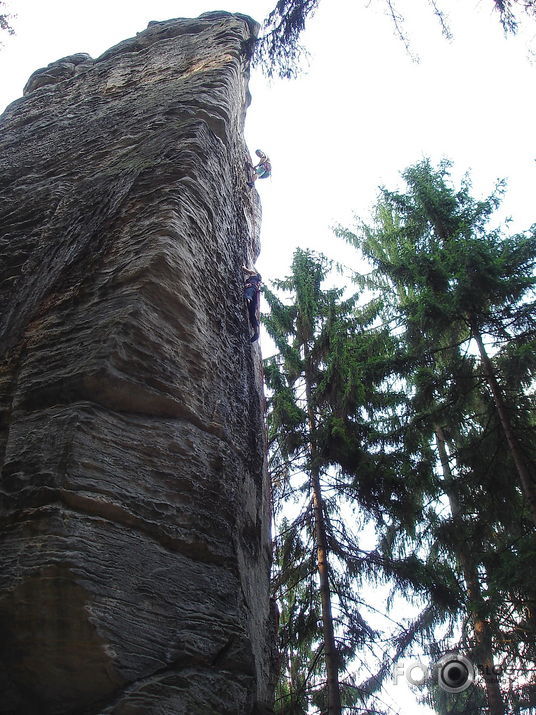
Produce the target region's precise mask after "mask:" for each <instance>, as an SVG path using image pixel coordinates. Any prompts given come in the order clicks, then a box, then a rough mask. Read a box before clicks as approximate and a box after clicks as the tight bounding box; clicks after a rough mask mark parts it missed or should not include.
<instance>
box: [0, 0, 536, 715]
mask: <svg viewBox="0 0 536 715" xmlns="http://www.w3.org/2000/svg"><path fill="white" fill-rule="evenodd" d="M7 2H8V6H10V7H11V8H12V9H13V11H16V12H17V13H18V18H17V19H16V20H15V21H14V25H15V28H16V31H17V35H16V36H15V37H12V38H7V37H5V38H4V41H5V46H4V48H3V49H2V50H1V51H0V78H1V81H0V110H3V108H4V107H5V106H6V105H7V104H8V103H9V102H11V101H13V100H14V99H16V98H17V97H19V96H21V95H22V88H23V86H24V84H25V83H26V80H27V79H28V77H29V76H30V74H31V73H32V72H33V71H34V70H36V69H37V68H39V67H43V66H45V65H47V64H48V63H49V62H52V61H54V60H56V59H59V58H60V57H63V56H65V55H69V54H73V53H75V52H88V53H89V54H91V55H92V56H93V57H98V56H99V55H100V54H101V53H102V52H104V50H106V49H108V48H109V47H111V46H112V45H114V44H116V43H118V42H120V41H121V40H123V39H125V38H127V37H131V36H132V35H134V34H135V33H136V32H139V31H140V30H142V29H144V28H145V27H146V26H147V23H148V22H149V21H150V20H165V19H169V18H172V17H195V16H196V15H199V14H200V13H201V12H205V11H208V10H219V9H224V10H229V11H232V12H243V13H246V14H249V15H251V16H252V17H254V18H255V19H257V20H259V21H260V20H261V19H262V18H263V17H264V16H265V15H266V14H267V12H268V10H270V9H271V7H272V6H273V4H275V0H218V1H217V2H214V1H213V0H211V1H210V2H205V0H197V1H195V0H190V1H182V2H181V0H174V1H173V2H171V1H170V0H152V1H151V2H147V1H146V0H145V1H144V2H141V1H140V0H130V2H128V3H127V2H121V1H119V0H116V1H115V2H112V1H111V0H92V2H90V3H77V2H72V0H69V1H67V0H26V1H25V2H20V3H16V2H15V0H12V1H11V2H10V0H7ZM399 4H400V6H401V9H403V10H404V11H405V12H408V13H409V15H408V16H407V30H408V33H409V34H410V36H411V37H412V40H413V49H414V51H415V52H416V53H418V54H419V55H420V58H421V61H420V63H419V64H416V63H414V62H412V61H411V59H410V58H409V57H408V56H407V54H406V53H405V50H404V47H403V45H402V43H401V42H400V41H399V40H397V39H396V37H395V36H394V32H393V27H392V24H391V22H390V20H389V19H388V18H387V17H386V16H385V13H384V3H383V0H353V1H352V2H349V1H348V0H321V2H320V6H319V9H318V11H317V13H316V15H315V16H314V18H313V19H312V20H311V21H310V23H309V28H308V31H307V32H306V33H305V35H304V38H303V39H304V42H305V44H306V45H307V47H308V49H309V50H310V52H311V62H310V66H309V69H308V71H307V74H306V75H304V76H302V77H301V78H300V79H299V80H297V81H292V82H289V81H285V82H284V81H280V80H277V81H273V82H272V83H271V84H268V83H267V81H266V80H265V79H264V78H263V77H262V76H261V75H260V74H259V73H257V72H255V73H254V74H253V76H252V80H251V85H250V88H251V91H252V95H253V102H252V105H251V107H250V110H249V112H248V119H247V125H246V139H247V141H248V144H249V148H250V150H251V153H252V155H253V152H254V150H255V149H256V148H261V149H263V150H264V151H266V152H267V153H268V154H269V156H270V157H271V159H272V166H273V177H272V178H271V179H269V180H266V181H259V182H258V183H257V188H258V190H259V193H260V194H261V197H262V201H263V227H262V244H263V248H262V254H261V257H260V259H259V261H258V263H257V266H258V268H259V270H260V271H261V272H262V273H263V277H264V279H265V280H267V279H270V278H275V277H280V276H282V275H285V274H286V272H287V271H288V266H289V264H290V260H291V257H292V252H293V250H294V249H295V247H296V246H302V247H308V248H313V249H316V250H321V251H324V252H325V253H326V254H328V255H329V256H330V257H334V258H337V259H338V260H342V261H346V262H348V263H350V262H351V261H355V259H354V257H353V254H352V253H351V251H350V250H349V249H348V248H347V247H345V246H343V245H342V244H341V242H340V241H339V240H338V239H336V238H335V237H334V236H333V235H332V233H331V231H330V229H329V226H330V225H332V224H334V223H336V222H341V223H345V224H349V223H350V222H351V217H352V214H353V212H356V213H357V214H358V215H360V216H361V217H363V218H364V217H366V215H367V213H368V211H369V208H370V206H371V204H372V203H373V201H374V199H375V197H376V194H377V187H378V185H380V184H385V185H386V186H388V187H390V188H393V187H394V185H396V184H397V183H398V181H399V172H400V171H401V170H403V169H404V168H405V167H406V166H408V165H409V164H411V163H413V162H415V161H418V160H419V159H420V158H422V157H423V156H430V157H431V158H432V159H433V160H434V161H438V160H439V159H440V158H442V157H447V158H449V159H451V160H453V161H454V163H455V169H456V174H457V175H458V176H460V175H461V174H463V173H464V172H465V171H466V170H467V169H471V170H472V174H473V179H474V188H475V192H476V193H477V194H486V193H489V192H490V191H491V190H492V188H493V186H494V183H495V180H496V179H497V178H499V177H504V178H506V179H508V187H509V188H508V193H507V196H506V198H505V201H504V215H510V216H512V217H513V219H514V222H513V224H512V227H513V230H522V229H524V228H527V227H528V226H529V225H530V224H532V223H533V222H534V221H535V220H536V211H535V206H534V188H535V183H536V181H535V180H536V162H535V159H536V146H535V142H536V140H535V135H536V132H535V129H534V127H535V118H536V92H535V86H534V82H535V79H536V67H535V66H534V65H531V64H530V62H529V61H528V54H529V46H530V43H531V42H532V45H533V46H535V45H536V42H535V41H534V39H533V36H534V35H535V34H536V25H533V26H532V27H527V28H526V31H525V32H523V33H521V34H520V36H519V37H517V38H512V37H510V38H508V39H505V38H504V36H503V32H502V29H501V27H500V25H499V23H498V21H497V18H496V17H495V16H494V15H493V13H492V12H491V0H439V4H440V5H442V6H443V7H444V8H445V9H446V10H447V12H448V14H449V15H450V20H451V27H452V30H453V32H454V35H455V39H454V41H452V42H451V43H449V42H447V41H445V40H444V39H442V37H441V33H440V28H439V25H438V23H437V21H436V19H435V18H434V17H433V14H432V11H431V9H430V7H429V2H428V0H411V1H410V2H407V0H399ZM407 6H410V7H411V10H406V7H407ZM265 352H266V350H265ZM399 615H402V614H399ZM393 697H394V698H395V700H396V701H397V702H398V703H399V706H400V707H401V708H402V709H401V712H407V713H426V712H431V711H430V710H429V709H427V708H424V707H423V708H421V707H419V706H417V705H416V704H410V703H411V700H407V704H404V703H405V702H406V700H405V697H404V696H403V695H401V694H400V692H399V691H396V694H395V691H393Z"/></svg>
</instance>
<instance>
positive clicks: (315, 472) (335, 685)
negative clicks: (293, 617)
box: [305, 346, 341, 715]
mask: <svg viewBox="0 0 536 715" xmlns="http://www.w3.org/2000/svg"><path fill="white" fill-rule="evenodd" d="M305 365H306V368H305V396H306V401H307V418H308V422H309V434H310V435H311V439H310V441H309V453H310V457H311V467H310V469H311V474H310V477H311V491H312V503H313V513H314V520H315V541H316V551H317V569H318V579H319V583H320V602H321V608H322V631H323V637H324V658H325V662H326V675H327V685H328V709H327V713H328V715H340V713H341V694H340V688H339V673H338V663H337V648H336V644H335V630H334V627H333V613H332V609H331V589H330V585H329V562H328V547H327V538H326V526H325V522H324V499H323V497H322V489H321V486H320V470H319V468H318V464H317V459H316V448H315V445H314V439H313V435H314V433H315V428H316V421H315V416H314V411H313V405H312V392H311V370H310V356H309V351H308V349H307V346H306V347H305Z"/></svg>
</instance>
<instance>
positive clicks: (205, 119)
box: [0, 12, 274, 715]
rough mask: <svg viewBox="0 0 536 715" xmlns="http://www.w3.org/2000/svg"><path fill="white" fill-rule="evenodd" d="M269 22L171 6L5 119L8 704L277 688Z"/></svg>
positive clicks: (68, 61)
mask: <svg viewBox="0 0 536 715" xmlns="http://www.w3.org/2000/svg"><path fill="white" fill-rule="evenodd" d="M256 28H257V25H256V23H254V21H252V20H251V19H249V18H246V17H245V16H241V15H233V14H230V13H223V12H217V13H205V14H204V15H202V16H200V17H199V18H197V19H194V20H170V21H165V22H159V23H151V24H150V26H149V27H148V28H147V30H145V31H143V32H141V33H139V34H138V35H137V36H136V37H135V38H132V39H130V40H126V41H125V42H123V43H120V44H119V45H117V46H116V47H114V48H111V49H110V50H109V51H107V52H105V53H104V54H103V55H102V56H101V57H99V58H97V59H95V60H93V59H91V58H90V57H88V56H87V55H84V54H82V53H81V54H78V55H73V56H70V57H66V58H62V59H61V60H59V61H58V62H56V63H52V64H51V65H49V67H47V68H44V69H43V70H38V71H37V72H36V73H34V75H32V77H31V78H30V80H29V82H28V84H27V86H26V88H25V96H24V97H23V98H21V99H20V100H17V101H16V102H14V103H13V104H12V105H10V107H8V108H7V110H6V111H5V112H4V114H3V115H2V117H1V118H0V125H1V129H2V133H1V135H0V263H1V265H2V268H1V269H0V304H1V305H2V306H3V308H2V311H1V314H0V346H1V347H0V464H1V465H2V472H1V476H0V643H1V645H0V691H1V692H2V693H3V694H4V693H5V697H3V700H2V702H1V703H0V713H11V714H13V715H26V714H28V713H39V715H53V714H54V715H61V714H68V713H73V714H74V713H77V715H78V714H81V713H88V714H89V713H114V714H116V715H118V714H129V715H131V714H132V713H142V712H143V713H151V712H158V713H162V714H166V713H169V715H176V714H177V713H185V714H186V713H187V714H191V713H203V715H205V714H207V713H218V714H219V715H221V714H222V713H233V715H237V714H241V713H244V714H246V713H260V712H269V710H270V703H271V698H272V690H273V682H272V680H273V678H272V670H273V668H272V660H273V659H272V649H273V640H274V638H273V632H272V631H271V628H272V625H271V623H272V621H271V617H270V609H269V597H268V593H269V566H270V552H271V549H270V532H269V523H270V518H269V485H268V480H267V474H266V464H265V447H266V445H265V435H264V425H263V405H264V402H263V399H264V398H263V395H262V364H261V359H260V351H259V348H258V346H257V345H254V346H251V345H250V343H249V326H248V320H247V313H246V310H245V306H244V303H243V298H242V286H243V275H242V271H241V266H242V264H243V263H247V264H251V263H253V262H254V261H255V259H256V257H257V255H258V252H259V221H260V207H259V203H258V197H257V194H256V192H255V191H251V190H250V189H249V188H248V187H247V186H246V180H247V176H246V170H245V162H246V160H247V158H248V156H249V154H248V152H247V149H246V147H245V144H244V140H243V123H244V119H245V112H246V108H247V106H248V104H249V101H250V97H249V92H248V89H247V80H248V72H249V67H248V61H249V54H248V53H249V49H248V48H250V46H251V43H252V40H253V39H254V34H255V32H256Z"/></svg>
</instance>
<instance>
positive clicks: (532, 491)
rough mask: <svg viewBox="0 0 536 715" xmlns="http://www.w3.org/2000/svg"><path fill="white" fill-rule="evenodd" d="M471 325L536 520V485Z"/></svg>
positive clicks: (497, 385)
mask: <svg viewBox="0 0 536 715" xmlns="http://www.w3.org/2000/svg"><path fill="white" fill-rule="evenodd" d="M470 325H471V329H472V331H473V337H474V339H475V340H476V344H477V345H478V351H479V353H480V358H481V360H482V365H483V366H484V374H485V376H486V380H487V381H488V385H489V387H490V389H491V392H492V395H493V401H494V402H495V407H496V409H497V413H498V415H499V419H500V421H501V425H502V428H503V431H504V435H505V437H506V441H507V442H508V447H509V449H510V454H511V455H512V459H513V460H514V464H515V466H516V470H517V473H518V475H519V481H520V484H521V490H522V491H523V494H524V495H525V499H526V500H527V502H528V505H529V508H530V511H531V516H532V519H533V521H535V522H536V485H535V484H534V482H533V480H532V479H531V476H530V474H529V471H528V469H527V467H526V465H525V460H524V459H523V455H522V454H521V450H520V449H519V445H518V443H517V440H516V438H515V435H514V431H513V429H512V424H511V422H510V418H509V416H508V412H507V409H506V405H505V402H504V399H503V396H502V390H501V387H500V385H499V383H498V381H497V378H496V377H495V371H494V369H493V365H492V363H491V360H490V359H489V357H488V354H487V352H486V348H485V346H484V343H483V342H482V336H481V335H480V332H479V330H478V328H477V327H476V325H475V323H474V322H470Z"/></svg>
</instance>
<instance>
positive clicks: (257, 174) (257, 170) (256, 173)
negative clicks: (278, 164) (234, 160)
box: [248, 149, 272, 186]
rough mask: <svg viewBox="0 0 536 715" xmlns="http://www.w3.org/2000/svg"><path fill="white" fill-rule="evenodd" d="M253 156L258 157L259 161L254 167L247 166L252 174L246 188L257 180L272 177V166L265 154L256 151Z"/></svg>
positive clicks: (251, 165)
mask: <svg viewBox="0 0 536 715" xmlns="http://www.w3.org/2000/svg"><path fill="white" fill-rule="evenodd" d="M255 154H256V155H257V156H258V157H259V160H260V161H259V163H258V164H255V166H253V164H249V168H250V169H251V172H252V173H251V180H250V181H248V186H253V185H254V183H255V181H257V179H268V177H270V176H271V175H272V165H271V163H270V159H269V158H268V157H267V156H266V154H265V153H264V152H263V151H261V150H260V149H257V150H256V151H255Z"/></svg>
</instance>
